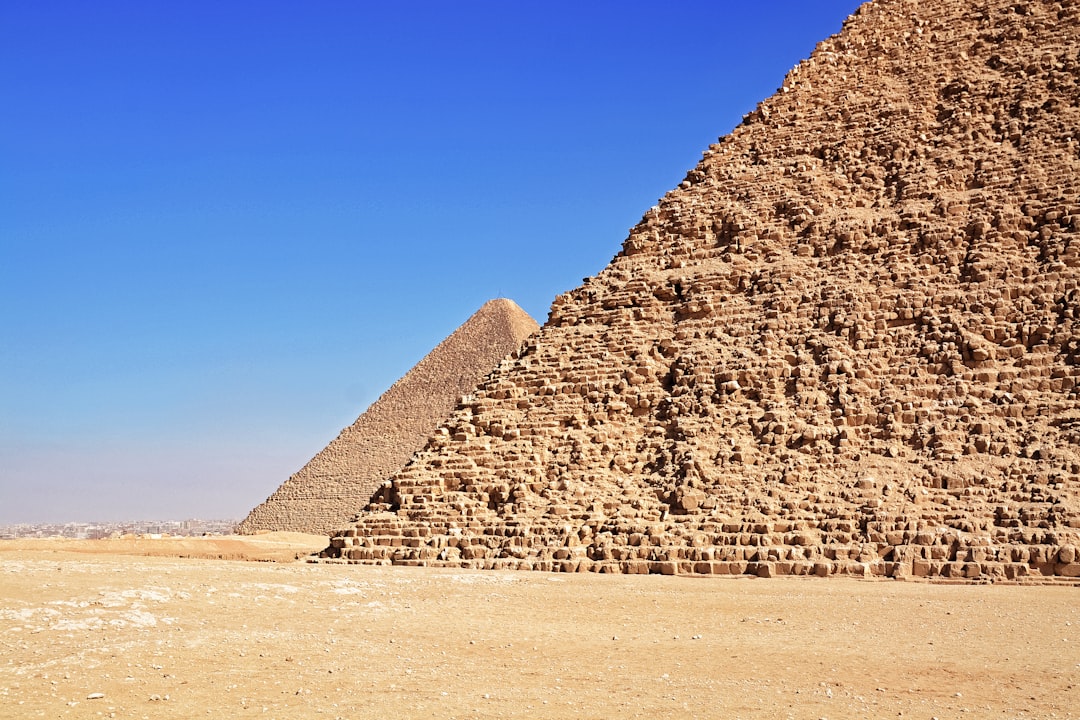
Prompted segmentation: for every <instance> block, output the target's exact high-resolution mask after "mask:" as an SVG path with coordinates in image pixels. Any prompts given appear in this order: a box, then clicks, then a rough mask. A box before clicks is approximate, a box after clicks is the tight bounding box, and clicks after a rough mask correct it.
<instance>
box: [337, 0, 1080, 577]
mask: <svg viewBox="0 0 1080 720" xmlns="http://www.w3.org/2000/svg"><path fill="white" fill-rule="evenodd" d="M1078 127H1080V3H1077V2H1027V3H1019V4H1018V3H1015V2H1011V1H1005V0H991V1H989V2H983V3H979V4H978V7H977V8H975V7H973V6H972V4H971V3H969V2H965V1H963V0H920V1H919V2H915V1H914V0H876V1H875V2H872V3H868V4H866V5H864V6H863V7H862V8H861V9H860V11H859V12H858V13H857V14H856V15H855V16H854V17H853V18H852V19H850V20H849V21H848V22H847V23H846V24H845V27H844V29H843V31H842V32H841V33H840V34H839V35H838V36H835V37H833V38H830V39H828V40H826V41H825V42H823V43H822V44H821V45H820V46H819V47H818V49H817V50H816V51H815V52H814V54H813V55H812V57H811V58H810V59H809V60H808V61H806V62H804V63H801V64H800V65H799V66H798V67H796V68H795V69H793V70H792V71H791V73H790V74H789V75H788V76H787V78H786V79H785V80H784V83H783V87H782V88H781V90H780V91H779V92H778V93H777V94H775V95H774V96H773V97H771V98H769V99H767V100H765V101H763V102H762V103H761V104H760V105H759V107H758V108H757V110H755V111H754V112H753V113H752V114H751V115H750V116H749V117H748V118H747V119H746V121H745V122H744V123H743V124H742V125H741V126H740V127H738V128H737V129H736V130H735V131H734V132H732V133H731V135H729V136H727V137H725V138H723V139H722V140H721V141H720V142H718V143H716V144H714V145H713V146H712V147H710V148H709V149H708V150H707V151H706V153H705V157H704V159H703V160H702V161H701V163H700V164H699V165H698V166H697V167H696V168H695V169H693V170H692V171H691V172H690V173H689V174H688V175H687V177H686V179H685V180H684V181H683V182H682V183H681V184H680V186H679V187H678V188H676V189H675V190H673V191H672V192H670V193H668V194H667V195H666V196H665V197H664V198H663V199H662V200H661V202H660V203H659V205H658V206H657V207H655V208H653V209H651V210H650V211H648V212H647V213H646V214H645V217H644V218H643V219H642V221H641V222H640V223H639V225H638V226H637V227H635V228H634V229H633V230H632V231H631V233H630V237H629V238H628V239H627V240H626V242H625V244H624V246H623V250H622V252H620V253H619V255H618V256H617V257H616V258H615V259H614V260H613V261H612V262H611V264H610V265H609V266H608V267H607V268H605V269H604V270H603V271H602V272H600V273H599V274H598V275H597V276H596V277H593V278H591V279H589V280H588V281H586V283H585V284H584V285H583V286H581V287H580V288H578V289H576V290H574V291H572V292H570V293H567V294H566V295H564V296H562V297H560V298H558V299H557V300H556V302H555V303H554V305H553V307H552V311H551V315H550V318H549V320H548V322H547V324H546V325H545V327H544V328H543V329H542V330H541V332H540V333H538V334H536V335H534V336H533V337H532V338H531V339H530V340H529V342H528V343H527V345H526V347H525V348H523V350H522V351H521V352H520V353H519V354H518V356H517V358H516V359H515V360H514V361H513V362H511V363H507V364H505V365H503V366H502V368H500V371H499V372H496V373H494V374H492V375H491V376H489V377H488V378H487V379H486V381H485V382H484V383H483V384H482V385H481V386H480V387H479V388H478V389H477V391H476V392H475V393H474V395H473V397H472V398H471V400H470V402H468V403H467V404H465V405H463V406H462V407H461V408H459V409H458V410H457V411H455V412H454V414H453V415H452V416H451V418H450V420H449V421H448V422H447V423H446V424H445V425H444V426H443V427H442V428H441V429H440V430H439V432H438V433H437V434H436V436H435V438H434V439H433V440H432V442H431V444H430V445H429V446H428V447H427V448H426V449H425V450H423V451H421V452H420V453H419V454H418V455H417V456H416V457H415V458H414V459H413V461H412V462H411V463H410V464H409V465H408V466H407V467H406V468H404V469H403V470H402V471H401V472H399V473H398V474H397V475H395V477H394V478H393V479H392V482H391V483H390V485H389V486H387V487H386V488H385V489H383V490H381V491H380V492H379V493H378V494H377V496H376V498H375V500H376V502H374V503H373V504H372V506H371V508H370V512H367V513H365V514H364V515H363V517H361V518H360V519H359V520H358V522H357V523H356V524H355V525H354V526H353V527H350V528H347V529H345V530H343V531H341V532H340V533H338V534H336V535H335V536H334V537H332V538H331V547H330V548H329V549H328V550H327V551H326V553H325V554H326V555H327V556H331V557H335V558H340V559H344V560H347V561H351V562H393V563H405V564H410V563H411V564H434V565H439V564H442V565H453V566H462V565H468V566H473V567H506V568H531V569H557V570H570V571H572V570H578V571H580V570H594V571H595V570H602V571H605V572H665V573H670V572H695V573H724V574H755V575H773V574H808V573H813V574H820V575H828V574H835V573H841V574H858V575H862V574H872V575H888V576H895V577H904V576H916V577H923V576H925V577H944V578H948V579H950V580H952V579H960V580H968V581H982V580H985V579H992V580H994V581H998V580H1002V581H1012V580H1015V581H1028V580H1042V579H1050V578H1059V579H1060V578H1076V577H1078V576H1080V549H1078V546H1080V310H1078V308H1080V137H1078V136H1077V128H1078Z"/></svg>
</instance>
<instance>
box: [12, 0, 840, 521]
mask: <svg viewBox="0 0 1080 720" xmlns="http://www.w3.org/2000/svg"><path fill="white" fill-rule="evenodd" d="M857 6H858V3H857V2H853V1H851V0H822V1H821V2H806V1H805V0H782V1H776V2H767V3H750V2H747V3H725V2H715V1H712V2H678V3H644V2H627V1H620V2H592V3H579V2H561V1H555V0H545V1H544V2H505V1H503V0H499V1H494V0H493V1H490V2H475V1H470V0H463V1H462V2H445V1H439V2H435V1H425V2H418V1H411V2H410V1H403V2H394V3H383V2H359V1H351V2H344V1H334V0H326V1H321V2H276V1H274V0H269V1H264V0H260V1H259V2H254V1H252V2H228V0H214V1H213V2H209V1H206V2H204V1H201V0H194V1H192V0H185V2H169V3H166V2H147V1H145V0H131V1H130V2H116V1H114V0H95V1H94V2H82V1H79V2H50V1H49V0H5V2H3V3H0V98H2V107H3V109H2V111H0V523H13V522H46V521H66V520H95V519H101V520H116V519H170V518H171V519H182V518H186V517H201V518H224V517H242V516H243V515H244V514H246V512H247V511H248V510H250V509H251V508H252V507H253V506H255V505H256V504H258V503H259V502H261V501H262V500H264V499H265V498H266V496H267V495H269V494H270V493H271V492H272V491H273V490H274V489H276V488H277V486H278V485H279V484H280V483H281V482H282V481H284V480H285V479H286V478H287V477H288V476H289V474H291V473H292V472H295V471H296V470H297V469H299V468H300V467H301V466H302V465H303V464H304V462H306V461H307V459H308V458H309V457H311V456H312V455H313V454H314V453H315V452H317V451H318V450H319V449H321V448H322V447H323V445H325V444H326V443H327V442H328V441H329V440H331V439H332V438H333V437H334V436H335V435H336V434H337V432H338V431H339V430H340V429H341V428H342V427H344V426H345V425H348V424H349V423H351V422H352V421H353V420H354V419H355V418H356V416H357V415H358V414H360V412H362V411H363V410H364V409H365V408H366V407H367V405H369V404H370V403H371V402H372V401H374V400H375V399H376V398H377V397H378V395H379V394H380V393H381V392H382V391H383V390H385V389H386V388H387V387H389V385H390V384H391V383H392V382H393V381H394V380H395V379H397V378H398V377H399V376H401V375H402V374H403V373H404V372H406V371H407V370H408V369H409V368H410V367H411V366H412V365H413V364H414V363H415V362H416V361H417V360H419V359H420V358H421V357H423V355H424V354H425V353H426V352H427V351H428V350H430V349H431V348H432V347H434V346H435V344H436V343H438V342H439V341H440V340H441V339H442V338H443V337H444V336H446V335H447V334H449V333H450V332H451V331H452V330H453V329H454V328H455V327H457V326H458V325H459V324H460V323H462V322H463V321H464V320H465V319H466V318H467V317H468V316H469V315H470V314H471V313H472V312H473V311H475V310H476V309H477V308H478V307H479V306H480V305H481V304H482V303H483V302H484V301H486V300H488V299H490V298H492V297H498V296H503V297H509V298H512V299H514V300H516V301H517V302H518V304H520V305H521V306H522V307H523V308H525V310H526V311H528V312H529V313H530V314H532V315H533V316H534V317H535V318H536V319H537V320H538V321H539V322H541V323H542V322H543V321H544V320H545V319H546V317H547V311H548V308H549V306H550V303H551V301H552V300H553V299H554V297H555V296H556V295H557V294H558V293H560V292H564V291H566V290H569V289H571V288H573V287H575V286H576V285H578V284H579V283H580V282H581V279H582V278H583V277H584V276H587V275H592V274H594V273H596V272H597V271H599V270H600V269H602V268H603V267H604V266H605V265H606V264H607V262H608V261H609V260H610V259H611V257H612V256H613V255H614V254H615V253H616V252H618V250H619V247H620V244H621V242H622V240H623V239H624V238H625V236H626V234H627V230H628V229H629V228H630V227H631V226H633V225H634V224H635V223H636V222H637V221H638V220H639V219H640V218H641V216H642V214H643V213H644V212H645V211H646V210H647V209H648V208H649V207H650V206H651V205H653V204H654V203H655V202H656V201H657V199H658V198H659V197H660V196H661V195H663V194H664V193H665V192H666V191H667V190H668V189H670V188H672V187H674V186H675V185H676V184H677V183H678V182H679V181H680V180H682V178H683V176H684V175H685V173H686V171H688V170H689V169H691V168H692V167H693V166H694V165H695V164H696V162H697V161H698V159H700V157H701V152H702V151H703V150H704V149H705V148H706V147H707V146H708V145H709V143H711V142H714V141H715V140H716V139H717V137H718V136H720V135H723V134H725V133H727V132H729V131H730V130H731V129H732V128H733V127H734V126H735V125H736V124H738V122H739V121H740V119H741V118H742V116H743V115H744V114H745V113H747V112H749V111H750V110H752V109H753V108H754V106H755V105H756V103H757V102H758V101H759V100H761V99H763V98H765V97H767V96H768V95H770V94H772V93H773V92H774V91H775V89H776V88H777V87H778V86H779V85H780V83H781V81H782V79H783V76H784V74H785V73H786V72H787V70H788V69H790V68H791V66H792V65H794V64H795V63H796V62H798V61H799V60H800V59H802V58H804V57H806V56H807V55H808V54H809V53H810V51H811V50H812V49H813V47H814V46H815V44H816V43H817V42H818V41H819V40H821V39H823V38H825V37H826V36H828V35H830V34H833V33H835V32H837V31H838V30H839V29H840V26H841V24H842V22H843V20H844V18H845V17H846V16H847V15H848V14H850V13H851V12H853V11H854V10H855V8H856V7H857Z"/></svg>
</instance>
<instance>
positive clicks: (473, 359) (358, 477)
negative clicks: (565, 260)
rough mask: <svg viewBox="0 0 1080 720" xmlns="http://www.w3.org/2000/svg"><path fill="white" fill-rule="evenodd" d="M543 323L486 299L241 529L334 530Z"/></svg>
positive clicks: (508, 305)
mask: <svg viewBox="0 0 1080 720" xmlns="http://www.w3.org/2000/svg"><path fill="white" fill-rule="evenodd" d="M537 328H538V325H537V324H536V321H535V320H533V319H532V318H531V317H529V315H528V314H527V313H526V312H525V311H524V310H522V309H521V308H519V307H518V306H517V304H515V303H514V302H513V301H511V300H506V299H498V300H492V301H490V302H488V303H485V304H484V306H483V307H482V308H480V309H479V310H478V311H477V312H476V313H475V314H474V315H473V316H472V317H470V318H469V319H468V320H466V321H465V323H464V324H463V325H462V326H461V327H459V328H458V329H457V330H455V331H454V333H453V334H451V335H450V336H449V337H448V338H446V339H445V340H443V342H442V343H440V344H439V345H438V347H436V348H435V349H434V350H432V351H431V352H430V353H428V354H427V355H426V356H425V357H424V359H423V360H421V361H420V362H419V363H417V364H416V366H415V367H414V368H413V369H412V370H410V371H409V372H408V373H406V374H405V376H404V377H402V378H401V379H400V380H398V381H397V382H396V383H394V384H393V386H391V388H390V389H389V390H387V391H386V392H385V393H383V395H382V396H381V397H380V398H379V399H378V400H376V401H375V402H374V403H373V404H372V405H371V407H369V408H368V409H367V410H366V411H365V412H364V413H363V414H362V415H361V416H360V417H359V418H357V419H356V422H354V423H353V424H352V425H350V426H349V427H347V428H345V429H344V430H342V431H341V434H339V435H338V436H337V438H336V439H334V440H333V442H331V443H330V444H329V445H327V446H326V447H325V448H324V449H323V450H322V451H320V452H319V454H318V455H316V456H315V457H313V458H312V459H311V460H310V461H309V462H308V463H307V465H305V466H304V467H303V468H302V469H301V470H300V471H299V472H297V473H296V474H295V475H293V476H292V477H290V478H289V479H288V480H287V481H285V483H283V484H282V485H281V487H280V488H278V489H277V491H276V492H274V494H273V495H271V496H270V497H269V498H268V499H267V500H266V502H264V503H262V504H261V505H259V506H258V507H256V508H255V509H254V510H252V511H251V513H250V514H249V515H248V517H247V518H246V519H245V520H244V521H243V522H242V523H241V524H240V525H239V526H238V528H237V532H240V533H254V532H257V531H259V530H285V531H291V532H304V533H313V534H321V535H329V534H330V533H331V532H333V531H334V530H335V529H336V528H340V527H341V526H343V525H346V524H347V523H349V522H350V521H351V520H352V519H353V517H354V516H355V515H356V513H357V512H359V511H360V510H361V509H362V508H363V507H364V506H365V505H366V504H367V503H368V501H369V500H370V499H371V495H372V493H373V492H374V491H375V490H376V489H377V488H378V487H379V485H380V484H381V483H382V482H383V480H385V479H386V478H387V477H389V476H390V475H391V474H392V473H394V472H395V471H397V470H399V469H401V467H402V466H403V465H404V464H405V463H406V462H407V461H408V459H409V456H410V455H412V454H413V453H414V452H416V451H417V450H419V449H420V448H421V447H423V445H424V442H425V441H426V440H427V439H428V437H430V436H431V434H432V433H433V432H434V431H435V429H436V428H437V427H438V426H439V423H441V422H442V421H444V420H445V419H446V418H447V416H448V415H449V414H450V412H451V411H452V410H453V409H454V406H455V405H456V404H457V403H458V401H459V400H460V398H461V396H462V395H464V394H465V393H468V392H469V391H470V390H472V388H473V387H475V386H476V384H477V383H478V382H479V381H480V380H481V378H483V377H484V375H486V374H487V373H489V372H490V371H491V370H492V368H494V367H495V365H496V364H497V363H498V362H499V361H500V360H501V359H502V358H504V357H505V356H506V355H508V354H509V353H510V352H512V351H514V350H515V349H517V347H518V346H519V345H520V344H521V342H522V341H523V340H524V339H525V338H526V337H528V335H529V334H531V333H533V332H535V331H536V329H537Z"/></svg>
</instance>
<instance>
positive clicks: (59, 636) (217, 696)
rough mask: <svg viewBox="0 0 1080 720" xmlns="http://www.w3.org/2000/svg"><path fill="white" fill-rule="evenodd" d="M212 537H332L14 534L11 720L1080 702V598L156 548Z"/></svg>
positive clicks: (247, 547)
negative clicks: (218, 556)
mask: <svg viewBox="0 0 1080 720" xmlns="http://www.w3.org/2000/svg"><path fill="white" fill-rule="evenodd" d="M204 540H205V544H203V546H202V547H201V551H203V553H204V554H206V555H210V554H212V552H214V551H215V550H213V548H218V549H219V550H218V551H220V552H228V553H231V554H233V555H234V556H236V557H241V556H244V557H253V558H266V557H267V552H268V547H269V546H274V545H276V546H277V547H276V548H273V547H269V550H272V551H273V552H276V553H277V554H278V555H279V556H291V555H290V552H291V553H293V554H295V553H296V552H300V553H303V552H307V551H309V550H311V549H312V547H313V546H318V544H319V541H320V538H308V539H307V541H306V543H300V544H291V545H290V543H289V542H287V541H285V539H284V538H281V537H276V538H275V537H270V536H255V537H244V538H230V539H221V538H212V539H211V538H208V539H200V540H191V539H185V540H184V541H183V542H179V541H178V542H176V543H171V542H169V541H149V540H126V541H123V540H121V541H3V542H0V718H20V719H21V718H97V717H120V718H129V717H133V718H193V717H215V718H216V717H230V718H232V717H239V718H244V717H259V718H307V717H311V718H315V717H326V718H368V717H407V718H419V717H425V718H426V717H437V718H450V717H456V718H466V717H468V718H473V717H475V718H503V717H530V718H531V717H554V718H579V717H581V718H612V717H714V718H751V717H753V718H822V717H827V718H830V719H835V718H871V717H873V718H878V717H904V718H926V719H927V720H929V718H932V717H939V718H960V717H963V718H1050V717H1058V718H1069V717H1078V716H1080V692H1078V691H1077V689H1076V686H1077V684H1078V683H1080V606H1078V604H1077V602H1076V592H1077V591H1076V589H1075V588H1070V587H1061V586H1049V587H1032V586H1010V587H998V586H989V587H987V586H982V587H977V586H966V585H930V584H925V583H902V582H895V581H855V580H851V579H840V578H833V579H828V580H821V579H815V580H807V579H799V578H781V579H772V580H761V579H738V580H735V579H731V580H701V579H692V578H684V577H661V576H655V575H654V576H625V575H620V576H607V575H596V574H582V575H557V574H547V573H514V572H476V571H454V570H447V569H432V568H405V567H370V566H346V565H311V564H307V563H304V562H289V563H267V562H262V563H255V562H241V561H229V560H200V559H191V558H181V557H162V556H157V554H158V553H166V552H167V551H168V550H169V548H174V549H175V551H176V552H177V554H188V553H192V552H198V551H200V547H198V546H199V544H200V543H203V541H204ZM321 540H324V539H321ZM151 543H156V544H153V546H152V547H151ZM283 550H284V551H285V552H283ZM139 555H143V556H139ZM96 693H101V694H102V695H103V697H100V698H96V699H89V698H90V696H91V695H93V694H96Z"/></svg>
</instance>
